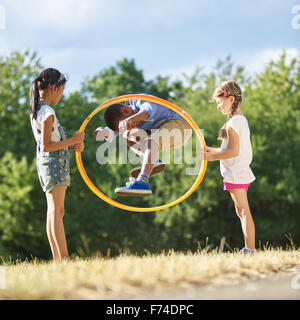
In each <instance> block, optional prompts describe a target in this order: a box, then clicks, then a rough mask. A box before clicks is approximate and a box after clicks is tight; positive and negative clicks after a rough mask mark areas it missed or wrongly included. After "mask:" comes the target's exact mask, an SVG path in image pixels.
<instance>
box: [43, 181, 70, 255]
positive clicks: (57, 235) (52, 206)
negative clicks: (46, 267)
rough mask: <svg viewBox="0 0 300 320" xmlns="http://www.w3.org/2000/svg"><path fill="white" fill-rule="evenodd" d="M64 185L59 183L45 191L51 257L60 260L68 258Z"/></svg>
mask: <svg viewBox="0 0 300 320" xmlns="http://www.w3.org/2000/svg"><path fill="white" fill-rule="evenodd" d="M65 194H66V186H64V185H60V186H57V187H54V188H53V189H52V190H51V191H50V192H47V202H48V212H47V233H48V234H49V235H48V238H49V242H50V246H51V250H52V254H53V258H54V259H55V260H57V259H58V260H59V261H62V260H64V259H68V258H69V253H68V249H67V241H66V236H65V230H64V225H63V217H64V213H65V208H64V201H65Z"/></svg>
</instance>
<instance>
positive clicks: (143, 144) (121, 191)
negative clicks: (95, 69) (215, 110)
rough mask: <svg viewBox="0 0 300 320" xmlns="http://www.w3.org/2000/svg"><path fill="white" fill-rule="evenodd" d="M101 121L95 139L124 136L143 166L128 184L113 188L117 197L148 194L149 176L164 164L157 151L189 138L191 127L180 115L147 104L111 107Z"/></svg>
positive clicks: (149, 191) (177, 146)
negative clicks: (104, 123) (102, 122)
mask: <svg viewBox="0 0 300 320" xmlns="http://www.w3.org/2000/svg"><path fill="white" fill-rule="evenodd" d="M104 120H105V122H106V125H107V127H106V128H102V127H98V128H97V129H96V130H95V132H94V135H95V137H96V138H104V139H106V140H107V141H110V142H111V141H112V140H113V138H114V137H115V136H117V135H118V134H121V133H123V137H124V139H125V140H126V143H127V145H128V146H129V147H130V149H131V150H132V151H133V152H135V153H136V154H137V155H138V156H140V157H141V158H142V166H140V167H137V168H134V169H133V170H131V172H130V175H131V179H130V183H127V184H126V186H124V187H120V188H116V189H115V193H116V194H118V195H120V196H149V195H151V194H152V191H151V188H150V184H149V177H150V176H151V175H154V174H157V173H160V172H162V171H163V170H164V169H165V164H164V163H163V162H162V161H161V160H159V159H158V156H159V152H160V151H161V150H165V149H175V148H179V147H181V146H183V145H184V144H185V143H186V142H187V141H188V140H189V138H190V137H191V136H192V128H191V127H190V125H189V124H188V123H187V122H186V121H185V120H184V119H183V118H182V117H181V116H180V115H179V114H177V113H176V112H175V111H173V110H171V109H169V108H167V107H165V106H162V105H160V104H157V103H153V102H148V101H142V100H130V101H127V102H126V103H125V104H120V103H117V104H113V105H111V106H109V107H108V108H107V109H106V110H105V113H104ZM164 138H167V139H168V141H165V139H164Z"/></svg>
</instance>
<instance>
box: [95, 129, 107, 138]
mask: <svg viewBox="0 0 300 320" xmlns="http://www.w3.org/2000/svg"><path fill="white" fill-rule="evenodd" d="M94 136H95V138H98V139H108V138H109V130H108V129H107V128H102V127H98V128H97V129H96V130H95V131H94Z"/></svg>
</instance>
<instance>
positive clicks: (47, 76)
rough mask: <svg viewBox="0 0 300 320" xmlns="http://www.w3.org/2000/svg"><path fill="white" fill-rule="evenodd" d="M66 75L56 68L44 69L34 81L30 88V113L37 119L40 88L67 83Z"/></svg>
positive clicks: (44, 88)
mask: <svg viewBox="0 0 300 320" xmlns="http://www.w3.org/2000/svg"><path fill="white" fill-rule="evenodd" d="M66 81H67V80H66V78H65V76H64V75H63V74H62V73H61V72H59V71H58V70H56V69H53V68H48V69H46V70H44V71H43V72H42V73H41V74H40V75H39V76H38V77H37V78H36V79H35V80H34V81H33V82H32V85H31V88H30V115H32V117H33V119H36V116H37V111H38V105H39V98H40V94H39V90H46V89H47V88H49V86H53V85H55V87H59V86H61V85H63V84H65V83H66Z"/></svg>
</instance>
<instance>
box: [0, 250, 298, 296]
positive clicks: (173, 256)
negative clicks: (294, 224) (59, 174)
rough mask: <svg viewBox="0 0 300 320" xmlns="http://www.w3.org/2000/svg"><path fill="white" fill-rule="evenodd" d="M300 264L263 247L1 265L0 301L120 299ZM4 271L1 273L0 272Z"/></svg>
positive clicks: (294, 256) (290, 254) (294, 253)
mask: <svg viewBox="0 0 300 320" xmlns="http://www.w3.org/2000/svg"><path fill="white" fill-rule="evenodd" d="M299 264H300V250H299V249H291V250H282V249H265V250H260V251H258V252H257V254H255V255H243V256H241V255H239V254H236V253H220V252H218V251H217V250H214V251H211V252H207V251H206V250H202V251H199V252H197V253H185V254H184V253H180V252H179V253H177V252H173V251H170V252H168V253H163V254H157V255H146V256H143V257H137V256H133V255H122V256H119V257H117V258H90V259H80V258H76V259H74V260H70V261H68V262H64V263H61V264H59V263H54V262H39V261H37V260H35V261H33V262H25V263H24V262H23V263H16V264H11V263H5V262H4V265H2V270H3V268H4V270H5V280H6V289H4V290H1V289H0V299H118V298H121V299H122V298H124V297H125V298H126V297H128V296H134V297H137V298H138V296H139V294H142V293H144V292H151V291H153V292H156V293H157V292H162V291H166V290H178V289H188V288H195V287H199V286H203V285H208V284H212V285H223V284H229V283H230V284H232V283H239V282H243V281H247V280H250V279H259V278H262V277H266V276H271V275H274V274H277V273H280V272H284V271H286V270H287V269H289V268H292V267H294V266H296V265H299ZM2 274H3V272H2Z"/></svg>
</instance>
